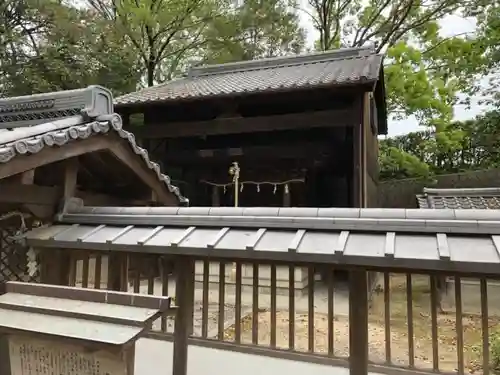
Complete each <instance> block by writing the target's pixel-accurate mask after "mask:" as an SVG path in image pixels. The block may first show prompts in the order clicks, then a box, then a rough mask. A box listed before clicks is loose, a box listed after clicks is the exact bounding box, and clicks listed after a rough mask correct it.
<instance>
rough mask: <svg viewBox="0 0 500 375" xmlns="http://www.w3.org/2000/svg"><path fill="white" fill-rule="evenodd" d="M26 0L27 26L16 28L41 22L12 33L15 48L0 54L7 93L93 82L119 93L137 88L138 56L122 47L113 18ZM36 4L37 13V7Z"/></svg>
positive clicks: (47, 0)
mask: <svg viewBox="0 0 500 375" xmlns="http://www.w3.org/2000/svg"><path fill="white" fill-rule="evenodd" d="M22 5H23V7H21V8H22V9H23V13H24V15H25V16H26V17H28V16H29V18H27V19H25V20H23V21H22V22H23V23H22V25H24V26H23V27H21V26H19V27H18V30H26V29H27V28H26V27H25V23H27V24H29V23H31V22H34V23H35V24H38V25H39V26H38V27H37V28H36V30H32V31H30V32H29V33H28V32H27V31H21V32H18V33H17V38H16V39H14V38H13V37H12V38H11V41H10V44H11V51H12V53H11V54H8V53H6V54H4V55H3V56H2V60H0V62H1V64H0V69H2V73H3V74H2V75H1V78H0V86H1V87H2V89H3V90H2V91H3V93H4V95H25V94H28V93H37V92H46V91H54V90H65V89H74V88H80V87H84V86H88V85H91V84H102V85H105V86H107V87H108V88H110V89H111V90H113V91H114V92H115V94H120V93H124V92H128V91H131V90H134V89H135V87H136V84H137V80H138V79H139V75H138V74H137V73H136V71H137V69H136V66H135V56H134V55H133V54H132V53H131V51H130V50H128V49H126V48H123V44H122V42H121V40H120V38H119V35H117V34H116V33H115V32H114V29H113V27H112V24H111V23H110V22H109V21H107V20H105V19H102V18H100V17H99V16H98V15H96V14H95V13H93V12H89V11H87V10H85V9H83V10H81V9H76V8H73V7H70V6H66V5H63V4H60V3H57V2H53V1H50V0H39V1H37V2H36V3H33V4H32V3H30V2H23V4H22ZM31 6H36V7H37V8H30V7H31ZM34 9H37V10H38V13H33V12H32V11H33V10H34ZM28 19H29V20H28ZM20 22H21V21H20ZM13 30H14V31H15V30H16V28H14V29H13Z"/></svg>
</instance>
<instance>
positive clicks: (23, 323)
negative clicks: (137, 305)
mask: <svg viewBox="0 0 500 375" xmlns="http://www.w3.org/2000/svg"><path fill="white" fill-rule="evenodd" d="M0 330H10V331H12V330H14V331H22V332H31V333H37V334H43V335H47V336H52V337H59V338H66V337H69V338H72V339H76V340H85V341H89V342H96V343H103V344H111V345H124V344H126V343H128V342H130V341H131V340H134V339H135V338H136V337H137V336H138V335H139V334H140V333H142V331H143V328H142V327H131V326H127V325H122V324H103V323H101V322H94V321H90V320H83V319H74V318H66V317H61V316H50V315H44V314H36V313H31V312H22V311H12V310H8V309H0Z"/></svg>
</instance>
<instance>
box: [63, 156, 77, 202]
mask: <svg viewBox="0 0 500 375" xmlns="http://www.w3.org/2000/svg"><path fill="white" fill-rule="evenodd" d="M77 179H78V158H76V157H73V158H69V159H67V160H65V162H64V190H63V199H64V200H66V199H69V198H73V197H74V196H75V194H76V186H77V182H78V181H77Z"/></svg>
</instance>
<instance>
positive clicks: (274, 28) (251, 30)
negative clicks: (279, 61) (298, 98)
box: [204, 0, 305, 63]
mask: <svg viewBox="0 0 500 375" xmlns="http://www.w3.org/2000/svg"><path fill="white" fill-rule="evenodd" d="M219 21H220V22H218V23H214V24H213V25H212V28H211V30H210V32H209V35H207V37H208V43H209V46H208V48H207V53H206V57H205V59H204V62H208V63H224V62H230V61H242V60H254V59H259V58H266V57H276V56H282V55H287V54H291V53H294V54H297V53H300V52H301V51H302V50H303V49H304V45H305V30H304V29H303V28H302V27H300V22H299V16H298V14H297V4H296V1H295V0H268V1H260V0H245V1H243V2H242V4H241V5H240V6H239V7H237V8H236V9H235V10H234V11H232V12H228V13H227V14H226V16H225V17H224V18H222V19H220V20H219Z"/></svg>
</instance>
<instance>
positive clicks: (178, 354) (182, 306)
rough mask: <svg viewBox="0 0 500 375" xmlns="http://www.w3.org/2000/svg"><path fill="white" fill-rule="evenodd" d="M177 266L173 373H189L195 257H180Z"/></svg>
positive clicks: (173, 374) (183, 374)
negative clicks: (189, 342)
mask: <svg viewBox="0 0 500 375" xmlns="http://www.w3.org/2000/svg"><path fill="white" fill-rule="evenodd" d="M175 268H176V270H177V281H176V285H175V288H176V290H175V297H176V301H175V302H176V305H177V306H178V309H177V314H176V317H175V328H174V354H173V355H174V358H173V366H172V369H173V370H172V375H187V367H188V340H189V335H190V333H191V330H192V328H193V304H194V270H195V268H194V259H193V258H191V257H186V256H182V257H178V258H177V259H176V263H175Z"/></svg>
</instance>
